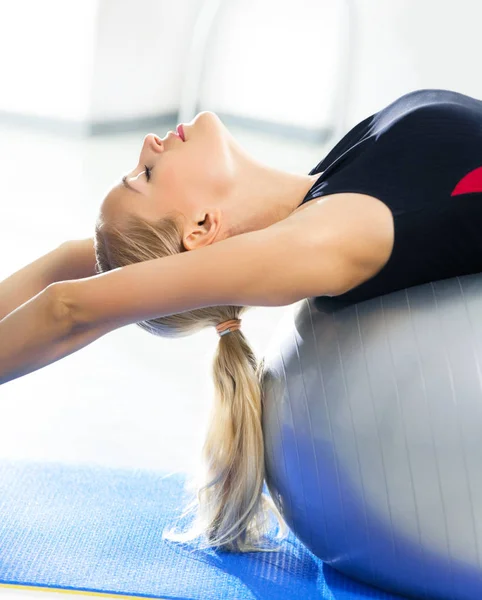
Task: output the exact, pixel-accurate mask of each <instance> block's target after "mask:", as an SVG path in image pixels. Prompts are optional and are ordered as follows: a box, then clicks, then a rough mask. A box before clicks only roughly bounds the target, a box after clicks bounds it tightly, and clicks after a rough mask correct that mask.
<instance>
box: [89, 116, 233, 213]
mask: <svg viewBox="0 0 482 600" xmlns="http://www.w3.org/2000/svg"><path fill="white" fill-rule="evenodd" d="M183 127H184V135H185V141H182V139H181V138H180V137H179V136H178V135H177V134H176V133H173V132H172V131H169V133H168V134H167V135H166V136H165V137H164V138H162V139H160V138H159V137H157V136H156V135H155V134H152V133H150V134H148V135H146V137H145V138H144V142H143V144H142V147H141V150H140V153H139V157H138V160H137V164H136V165H135V166H134V168H133V169H132V170H131V171H129V172H128V173H126V174H125V175H124V176H123V177H122V180H121V181H120V182H119V183H118V184H117V185H116V186H114V187H113V188H112V189H111V191H110V192H109V193H108V194H107V196H106V198H105V199H104V201H103V203H102V205H101V216H102V218H103V220H105V221H111V220H114V221H116V222H117V223H119V222H121V221H122V218H123V217H124V216H127V215H128V214H135V215H138V216H140V217H142V218H144V219H146V220H148V221H151V222H154V221H156V220H157V219H160V218H162V217H163V216H166V215H167V214H169V213H173V212H174V213H180V214H181V215H182V216H183V217H184V218H185V219H187V220H188V221H189V222H191V221H192V222H193V223H194V222H195V221H196V220H197V219H198V217H199V219H202V213H203V210H205V208H206V207H207V206H210V205H212V204H213V202H215V201H216V198H221V197H222V195H223V194H224V193H225V191H226V189H227V188H228V186H229V184H230V182H231V181H232V178H233V177H234V165H233V159H232V153H231V150H230V143H231V142H232V141H233V138H232V137H231V134H230V133H229V131H228V130H227V129H226V127H225V126H224V125H223V123H222V122H221V120H220V119H219V117H218V116H217V115H216V114H215V113H212V112H209V111H205V112H201V113H199V114H198V115H196V117H195V118H194V119H193V120H192V121H191V122H190V123H188V124H185V125H184V126H183Z"/></svg>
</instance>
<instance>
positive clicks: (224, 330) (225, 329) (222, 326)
mask: <svg viewBox="0 0 482 600" xmlns="http://www.w3.org/2000/svg"><path fill="white" fill-rule="evenodd" d="M238 329H241V319H230V320H229V321H223V323H219V324H218V325H216V331H217V332H218V333H219V337H222V336H223V335H227V334H228V333H231V331H237V330H238Z"/></svg>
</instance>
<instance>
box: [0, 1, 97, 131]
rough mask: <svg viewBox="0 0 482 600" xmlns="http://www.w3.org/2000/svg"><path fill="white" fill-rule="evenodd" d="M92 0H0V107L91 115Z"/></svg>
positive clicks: (63, 115) (39, 113)
mask: <svg viewBox="0 0 482 600" xmlns="http://www.w3.org/2000/svg"><path fill="white" fill-rule="evenodd" d="M96 12H97V0H82V1H81V2H80V1H79V2H73V1H72V0H67V1H66V0H41V1H39V0H0V74H1V83H0V90H1V93H0V111H5V112H8V113H13V114H22V115H29V116H37V117H44V118H54V119H60V120H64V119H65V120H67V121H69V120H71V121H84V120H85V119H88V118H89V116H90V96H91V79H92V78H91V74H92V61H93V58H94V50H95V46H94V40H95V37H94V33H95V26H96Z"/></svg>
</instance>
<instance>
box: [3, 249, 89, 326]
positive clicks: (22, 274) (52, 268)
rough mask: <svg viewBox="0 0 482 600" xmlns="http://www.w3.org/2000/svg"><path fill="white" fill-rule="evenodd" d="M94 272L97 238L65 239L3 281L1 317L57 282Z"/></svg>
mask: <svg viewBox="0 0 482 600" xmlns="http://www.w3.org/2000/svg"><path fill="white" fill-rule="evenodd" d="M94 274H95V253H94V247H93V240H92V239H91V238H88V239H84V240H72V241H69V242H64V243H63V244H62V245H60V246H58V247H57V248H55V249H54V250H52V251H50V252H48V253H47V254H44V255H43V256H41V257H40V258H38V259H37V260H34V261H33V262H31V263H30V264H28V265H27V266H25V267H23V268H22V269H20V270H19V271H17V272H16V273H13V275H10V276H9V277H7V279H4V280H3V281H0V319H3V318H4V317H6V316H7V315H8V314H9V313H11V312H12V311H13V310H15V309H16V308H18V307H19V306H21V305H22V304H24V303H25V302H27V301H28V300H30V299H31V298H33V297H34V296H36V295H37V294H38V293H40V292H41V291H42V290H44V289H45V288H46V287H48V286H49V285H51V284H53V283H56V282H59V281H65V280H69V279H81V278H82V277H90V276H92V275H94Z"/></svg>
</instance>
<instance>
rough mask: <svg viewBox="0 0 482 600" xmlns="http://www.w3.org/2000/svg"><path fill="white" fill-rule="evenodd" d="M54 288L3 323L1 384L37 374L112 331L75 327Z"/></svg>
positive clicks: (0, 334)
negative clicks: (39, 370) (34, 372)
mask: <svg viewBox="0 0 482 600" xmlns="http://www.w3.org/2000/svg"><path fill="white" fill-rule="evenodd" d="M61 290H62V288H61V287H58V286H50V287H48V288H46V289H45V290H43V291H42V292H40V293H39V294H37V295H36V296H35V297H34V298H32V299H31V300H29V301H28V302H26V303H25V304H22V306H19V307H18V308H17V309H16V310H14V311H13V312H11V313H10V314H9V315H7V316H6V317H5V318H4V319H2V320H1V321H0V385H2V384H3V383H7V382H8V381H12V380H13V379H17V378H18V377H22V376H23V375H27V373H32V372H33V371H37V370H38V369H41V368H42V367H45V366H47V365H50V364H51V363H54V362H56V361H58V360H60V359H61V358H64V357H65V356H68V355H69V354H73V353H74V352H76V351H77V350H80V349H81V348H83V347H84V346H87V345H88V344H90V343H91V342H93V341H94V340H96V339H98V338H100V337H101V336H103V335H105V334H106V333H108V332H109V331H112V327H111V326H108V325H104V324H102V325H99V326H97V327H93V326H92V327H90V326H84V327H75V326H74V325H73V322H72V319H71V316H70V313H69V311H68V310H67V308H66V306H65V304H64V303H63V302H62V301H61V298H62V295H61Z"/></svg>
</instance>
